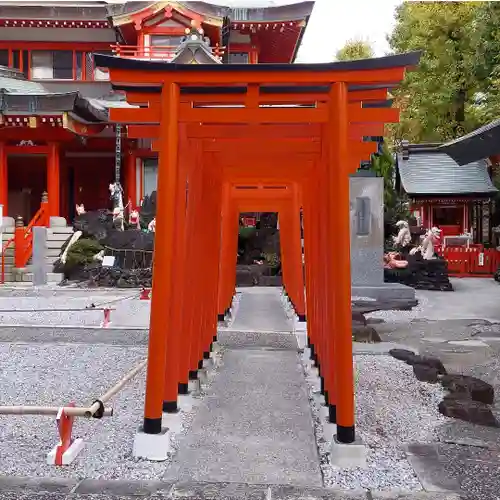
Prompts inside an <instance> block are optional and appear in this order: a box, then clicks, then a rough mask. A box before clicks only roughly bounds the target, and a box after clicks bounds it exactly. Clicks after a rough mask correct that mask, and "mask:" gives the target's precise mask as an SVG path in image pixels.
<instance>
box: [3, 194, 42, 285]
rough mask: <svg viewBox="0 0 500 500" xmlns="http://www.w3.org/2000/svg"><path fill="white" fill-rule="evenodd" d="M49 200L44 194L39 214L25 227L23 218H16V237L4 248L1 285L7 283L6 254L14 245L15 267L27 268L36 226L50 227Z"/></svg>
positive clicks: (7, 242)
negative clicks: (33, 229)
mask: <svg viewBox="0 0 500 500" xmlns="http://www.w3.org/2000/svg"><path fill="white" fill-rule="evenodd" d="M49 219H50V217H49V200H48V197H47V193H43V194H42V202H41V203H40V208H39V209H38V211H37V213H36V214H35V215H34V217H33V218H32V219H31V221H30V223H29V224H28V225H27V226H26V227H24V221H23V218H22V217H17V218H16V227H15V229H14V236H13V237H12V238H10V239H9V240H8V241H6V242H5V244H4V245H3V247H2V266H1V274H0V283H2V284H3V283H5V252H6V250H7V249H9V248H10V247H11V246H12V245H14V267H16V268H17V269H21V268H23V267H26V265H27V264H28V261H29V260H30V258H31V255H32V253H33V231H32V228H33V227H34V226H48V225H49Z"/></svg>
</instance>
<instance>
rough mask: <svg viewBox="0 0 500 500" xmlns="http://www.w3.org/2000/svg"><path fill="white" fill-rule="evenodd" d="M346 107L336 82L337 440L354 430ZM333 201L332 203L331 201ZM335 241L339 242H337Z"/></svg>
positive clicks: (332, 225)
mask: <svg viewBox="0 0 500 500" xmlns="http://www.w3.org/2000/svg"><path fill="white" fill-rule="evenodd" d="M348 124H349V119H348V106H347V84H346V83H344V82H336V83H334V84H333V85H332V87H331V90H330V123H329V127H328V132H329V134H328V136H326V137H324V139H323V140H328V141H330V142H329V143H330V151H329V155H328V156H329V161H328V174H327V175H328V180H329V182H328V183H327V186H328V187H329V190H330V191H329V194H330V197H329V199H330V201H331V202H332V203H330V206H329V207H328V212H329V213H328V215H329V217H328V219H329V224H328V228H329V242H330V245H329V250H330V252H331V261H330V263H331V265H330V266H329V268H330V272H329V280H330V282H331V283H332V284H333V283H334V284H335V293H332V294H330V296H331V295H333V297H332V298H333V302H332V305H333V309H334V311H335V322H334V324H333V325H332V326H333V331H334V332H335V333H334V334H335V352H334V360H332V361H334V363H333V364H334V369H335V378H336V382H337V398H338V401H337V439H338V440H339V442H341V443H352V442H354V440H355V430H354V373H353V358H352V313H351V272H350V268H351V262H350V246H349V241H350V212H349V175H348V168H347V167H348V160H349V148H348V134H347V130H348ZM333 200H335V205H334V204H333ZM339 242H342V243H341V244H339Z"/></svg>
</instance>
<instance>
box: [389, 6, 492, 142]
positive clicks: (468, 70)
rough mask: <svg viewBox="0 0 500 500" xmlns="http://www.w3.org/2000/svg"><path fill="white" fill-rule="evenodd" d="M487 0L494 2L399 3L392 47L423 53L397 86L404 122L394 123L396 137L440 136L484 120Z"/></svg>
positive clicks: (425, 139)
mask: <svg viewBox="0 0 500 500" xmlns="http://www.w3.org/2000/svg"><path fill="white" fill-rule="evenodd" d="M484 4H489V2H405V3H403V4H402V5H400V6H399V7H398V8H397V11H396V26H395V29H394V32H393V33H392V35H391V36H390V37H389V44H390V46H391V48H392V49H393V51H394V52H396V53H400V52H408V51H412V50H422V51H423V55H422V59H421V62H420V65H419V68H418V69H417V70H416V71H412V72H409V73H408V74H407V76H406V78H405V81H404V82H403V84H402V86H401V88H399V89H398V90H396V91H395V92H394V97H395V101H396V105H398V106H399V107H400V108H401V123H400V124H398V125H395V126H392V127H391V129H392V136H393V139H395V140H396V141H397V140H400V139H403V138H404V139H407V140H409V141H410V142H441V141H446V140H449V139H453V138H455V137H459V136H460V135H463V134H464V133H467V132H469V131H471V130H473V129H474V128H476V127H477V126H479V125H480V124H481V118H480V116H479V113H478V106H477V104H476V100H477V93H478V92H480V91H482V90H484V82H483V81H482V80H481V78H480V76H479V75H480V73H481V71H483V73H484V65H483V63H482V61H483V60H484V57H483V54H484V52H485V48H484V47H482V48H481V46H482V45H484V41H483V39H482V30H483V26H482V23H481V22H480V15H486V14H485V13H482V12H481V9H482V8H484ZM480 69H481V71H479V70H480Z"/></svg>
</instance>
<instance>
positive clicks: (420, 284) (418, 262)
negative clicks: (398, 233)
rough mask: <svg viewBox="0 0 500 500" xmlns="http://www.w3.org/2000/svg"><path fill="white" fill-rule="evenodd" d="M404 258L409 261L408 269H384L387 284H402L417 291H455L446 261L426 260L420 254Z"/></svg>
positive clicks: (439, 259) (440, 259)
mask: <svg viewBox="0 0 500 500" xmlns="http://www.w3.org/2000/svg"><path fill="white" fill-rule="evenodd" d="M403 258H404V259H405V260H407V261H408V267H407V268H406V269H384V281H385V282H386V283H401V284H403V285H407V286H411V287H412V288H415V289H417V290H439V291H443V292H448V291H453V287H452V285H451V283H450V278H449V275H448V264H447V262H446V260H444V259H442V258H440V257H438V258H436V259H431V260H425V259H423V258H422V255H421V254H420V253H417V254H415V255H410V254H408V255H405V256H404V257H403Z"/></svg>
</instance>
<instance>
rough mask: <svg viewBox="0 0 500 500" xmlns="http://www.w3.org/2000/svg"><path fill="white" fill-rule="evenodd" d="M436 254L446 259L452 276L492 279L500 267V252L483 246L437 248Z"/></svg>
mask: <svg viewBox="0 0 500 500" xmlns="http://www.w3.org/2000/svg"><path fill="white" fill-rule="evenodd" d="M436 253H437V254H438V255H440V256H441V257H443V258H444V259H446V261H447V263H448V272H449V274H450V276H457V277H466V276H469V277H491V276H493V275H494V274H495V273H496V271H497V269H498V267H499V266H500V251H499V250H497V249H496V248H484V247H483V246H482V245H474V246H470V247H469V248H466V247H445V248H442V247H437V248H436Z"/></svg>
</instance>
